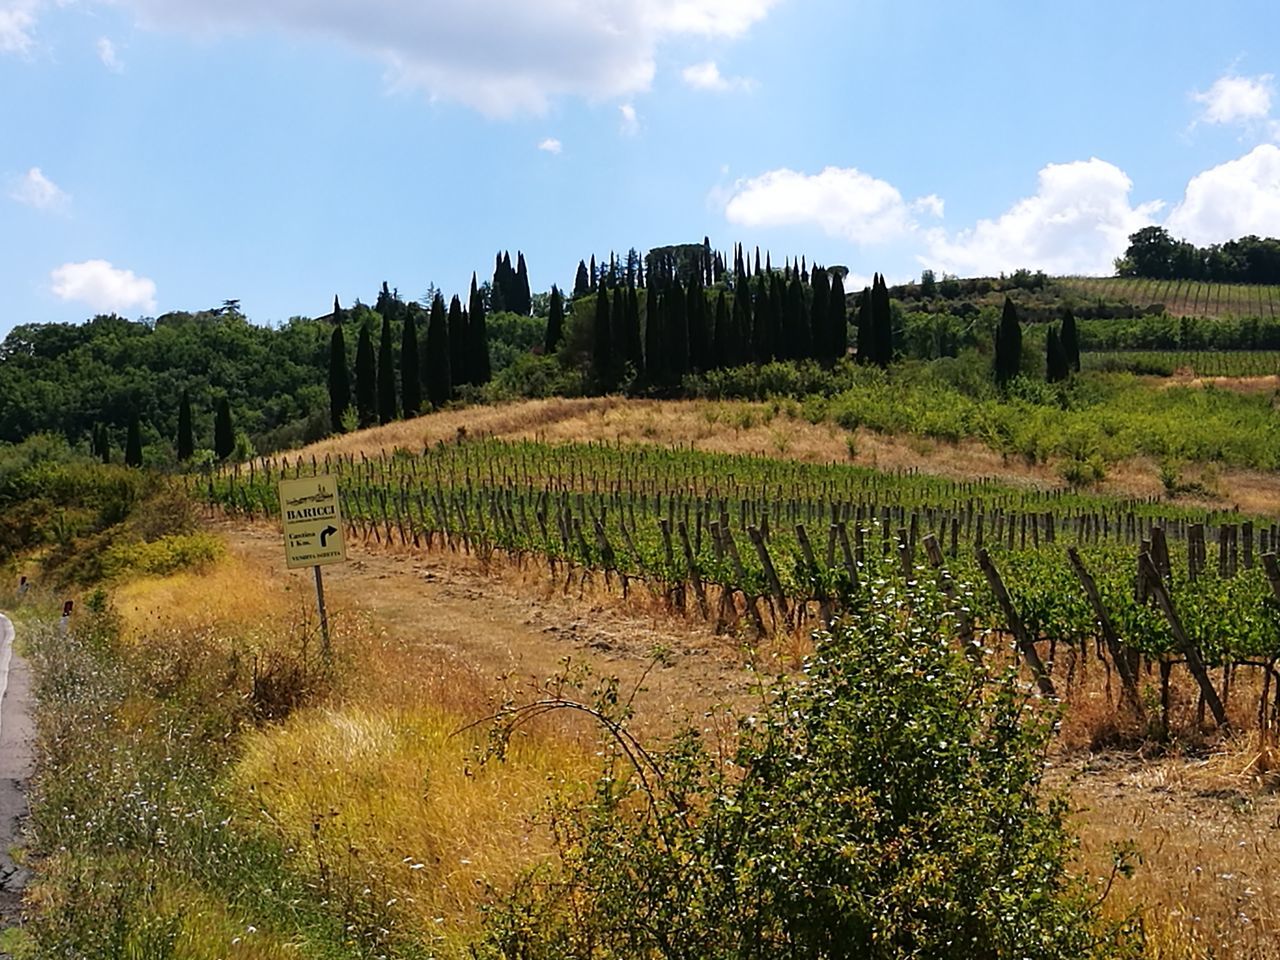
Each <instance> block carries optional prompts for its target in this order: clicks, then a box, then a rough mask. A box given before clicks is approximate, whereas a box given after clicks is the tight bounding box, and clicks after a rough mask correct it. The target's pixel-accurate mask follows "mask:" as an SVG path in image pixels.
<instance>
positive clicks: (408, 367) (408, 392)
mask: <svg viewBox="0 0 1280 960" xmlns="http://www.w3.org/2000/svg"><path fill="white" fill-rule="evenodd" d="M417 315H418V305H417V304H416V303H410V304H408V305H407V307H406V309H405V311H404V325H403V326H402V327H401V329H400V405H401V406H402V407H403V408H404V416H405V419H406V420H408V419H409V418H410V417H416V416H417V415H418V414H419V413H421V412H422V367H421V365H420V362H419V359H418V320H417Z"/></svg>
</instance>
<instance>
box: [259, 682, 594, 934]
mask: <svg viewBox="0 0 1280 960" xmlns="http://www.w3.org/2000/svg"><path fill="white" fill-rule="evenodd" d="M460 722H461V721H460V717H459V716H458V715H456V714H452V713H449V712H446V711H441V710H437V709H433V708H432V707H430V706H427V705H418V706H415V707H401V708H396V707H388V706H372V705H371V706H367V707H365V706H355V705H351V706H346V707H340V708H324V709H318V710H311V711H306V712H304V713H302V714H299V715H297V716H295V717H293V718H291V719H290V721H289V722H288V723H287V724H285V725H284V726H283V727H279V728H276V729H273V730H269V731H264V732H263V733H262V734H261V735H259V736H256V737H254V738H253V740H252V741H251V742H250V743H249V745H248V747H247V749H246V752H245V754H244V757H243V759H242V761H241V762H240V764H239V765H238V767H237V769H236V771H235V775H234V780H235V782H236V784H237V785H238V787H239V788H240V790H241V791H242V793H243V796H244V803H245V806H246V807H250V806H260V808H261V810H262V812H263V816H264V817H265V818H267V819H268V820H269V821H270V822H271V823H272V824H273V825H274V826H275V827H276V829H277V830H278V831H279V832H280V834H281V835H282V839H283V840H284V842H285V843H286V844H287V845H288V846H290V847H291V848H293V849H295V850H296V851H297V855H296V860H297V864H298V866H299V868H301V869H302V870H304V871H307V872H310V873H312V874H313V875H314V876H315V877H316V878H317V880H318V881H319V882H320V883H321V884H323V885H324V887H322V889H325V894H326V896H333V895H334V894H335V891H334V889H333V888H334V887H336V886H338V885H339V884H340V883H342V882H343V881H345V880H346V879H347V878H348V877H351V878H354V879H355V881H356V882H358V883H361V884H374V883H376V884H378V885H380V887H381V890H380V892H379V894H378V895H379V897H385V899H387V900H390V899H395V900H396V901H398V903H399V909H398V911H397V913H398V915H399V916H400V917H402V918H403V919H404V920H405V921H407V922H409V923H410V924H411V925H412V926H413V927H415V928H416V929H418V930H420V931H421V932H422V933H424V934H426V935H428V936H431V937H437V936H439V937H442V938H444V940H445V941H446V942H448V941H451V940H454V939H455V938H456V939H459V940H465V939H466V938H467V936H468V934H469V933H471V932H473V930H474V926H475V923H476V921H477V918H478V911H479V908H480V906H481V905H482V904H484V903H485V902H486V900H487V899H488V898H489V896H490V895H491V894H490V889H491V888H492V889H496V890H505V889H509V887H510V885H511V884H512V883H513V882H514V880H515V879H516V877H517V876H518V875H519V874H520V873H521V871H523V870H524V869H526V868H527V867H528V866H529V865H530V864H531V863H532V862H534V861H535V860H536V859H538V858H540V857H542V856H544V855H545V854H546V853H547V852H548V851H549V849H550V847H549V837H548V836H547V834H546V833H545V831H544V830H543V829H541V828H540V827H539V826H538V825H537V824H536V823H535V822H534V819H533V818H534V815H535V814H536V813H537V812H538V811H539V810H540V809H541V808H542V805H543V803H544V802H545V800H546V799H547V797H548V796H549V795H551V794H561V793H564V792H566V791H572V790H574V789H576V788H577V787H578V785H580V784H582V783H584V782H586V781H588V780H589V779H590V777H591V765H590V762H589V760H588V759H587V756H589V755H585V754H583V753H582V752H580V751H578V750H576V749H574V748H572V747H568V746H567V745H566V744H564V743H558V742H556V740H555V739H554V738H551V737H545V736H544V737H541V738H538V739H524V740H521V741H520V742H518V743H516V744H513V749H512V750H511V751H510V753H509V754H508V757H507V761H506V762H505V763H490V764H484V765H481V764H480V763H479V762H478V761H477V757H476V749H477V748H478V747H480V746H482V744H483V734H482V733H472V734H467V735H455V731H456V730H457V729H458V727H459V726H460Z"/></svg>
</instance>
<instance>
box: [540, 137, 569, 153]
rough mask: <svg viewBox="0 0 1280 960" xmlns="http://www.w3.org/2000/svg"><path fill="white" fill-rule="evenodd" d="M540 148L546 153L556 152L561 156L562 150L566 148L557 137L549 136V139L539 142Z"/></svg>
mask: <svg viewBox="0 0 1280 960" xmlns="http://www.w3.org/2000/svg"><path fill="white" fill-rule="evenodd" d="M538 149H539V150H542V151H544V152H545V153H554V154H556V155H557V156H559V154H560V153H561V151H563V150H564V144H563V143H561V142H560V141H559V140H557V139H556V138H555V137H547V139H545V140H543V141H542V142H541V143H539V144H538Z"/></svg>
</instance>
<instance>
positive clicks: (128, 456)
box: [124, 412, 142, 467]
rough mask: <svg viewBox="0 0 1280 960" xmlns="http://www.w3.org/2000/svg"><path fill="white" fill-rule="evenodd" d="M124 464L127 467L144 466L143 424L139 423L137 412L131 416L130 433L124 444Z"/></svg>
mask: <svg viewBox="0 0 1280 960" xmlns="http://www.w3.org/2000/svg"><path fill="white" fill-rule="evenodd" d="M124 465H125V466H126V467H140V466H142V426H141V425H140V424H139V423H138V414H137V413H136V412H135V413H134V414H132V415H131V416H130V417H129V433H128V435H127V439H126V440H125V444H124Z"/></svg>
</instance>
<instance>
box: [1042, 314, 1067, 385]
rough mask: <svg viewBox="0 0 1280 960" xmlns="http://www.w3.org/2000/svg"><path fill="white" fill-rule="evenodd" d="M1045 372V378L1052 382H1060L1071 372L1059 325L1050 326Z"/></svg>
mask: <svg viewBox="0 0 1280 960" xmlns="http://www.w3.org/2000/svg"><path fill="white" fill-rule="evenodd" d="M1044 372H1045V379H1046V380H1048V381H1049V382H1050V383H1059V382H1061V381H1063V380H1065V379H1067V376H1068V375H1069V374H1070V372H1071V370H1070V367H1069V365H1068V362H1067V355H1066V353H1065V352H1064V351H1063V349H1062V339H1061V338H1060V337H1059V336H1058V328H1057V327H1050V328H1049V336H1048V338H1047V339H1046V341H1045V358H1044Z"/></svg>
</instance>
